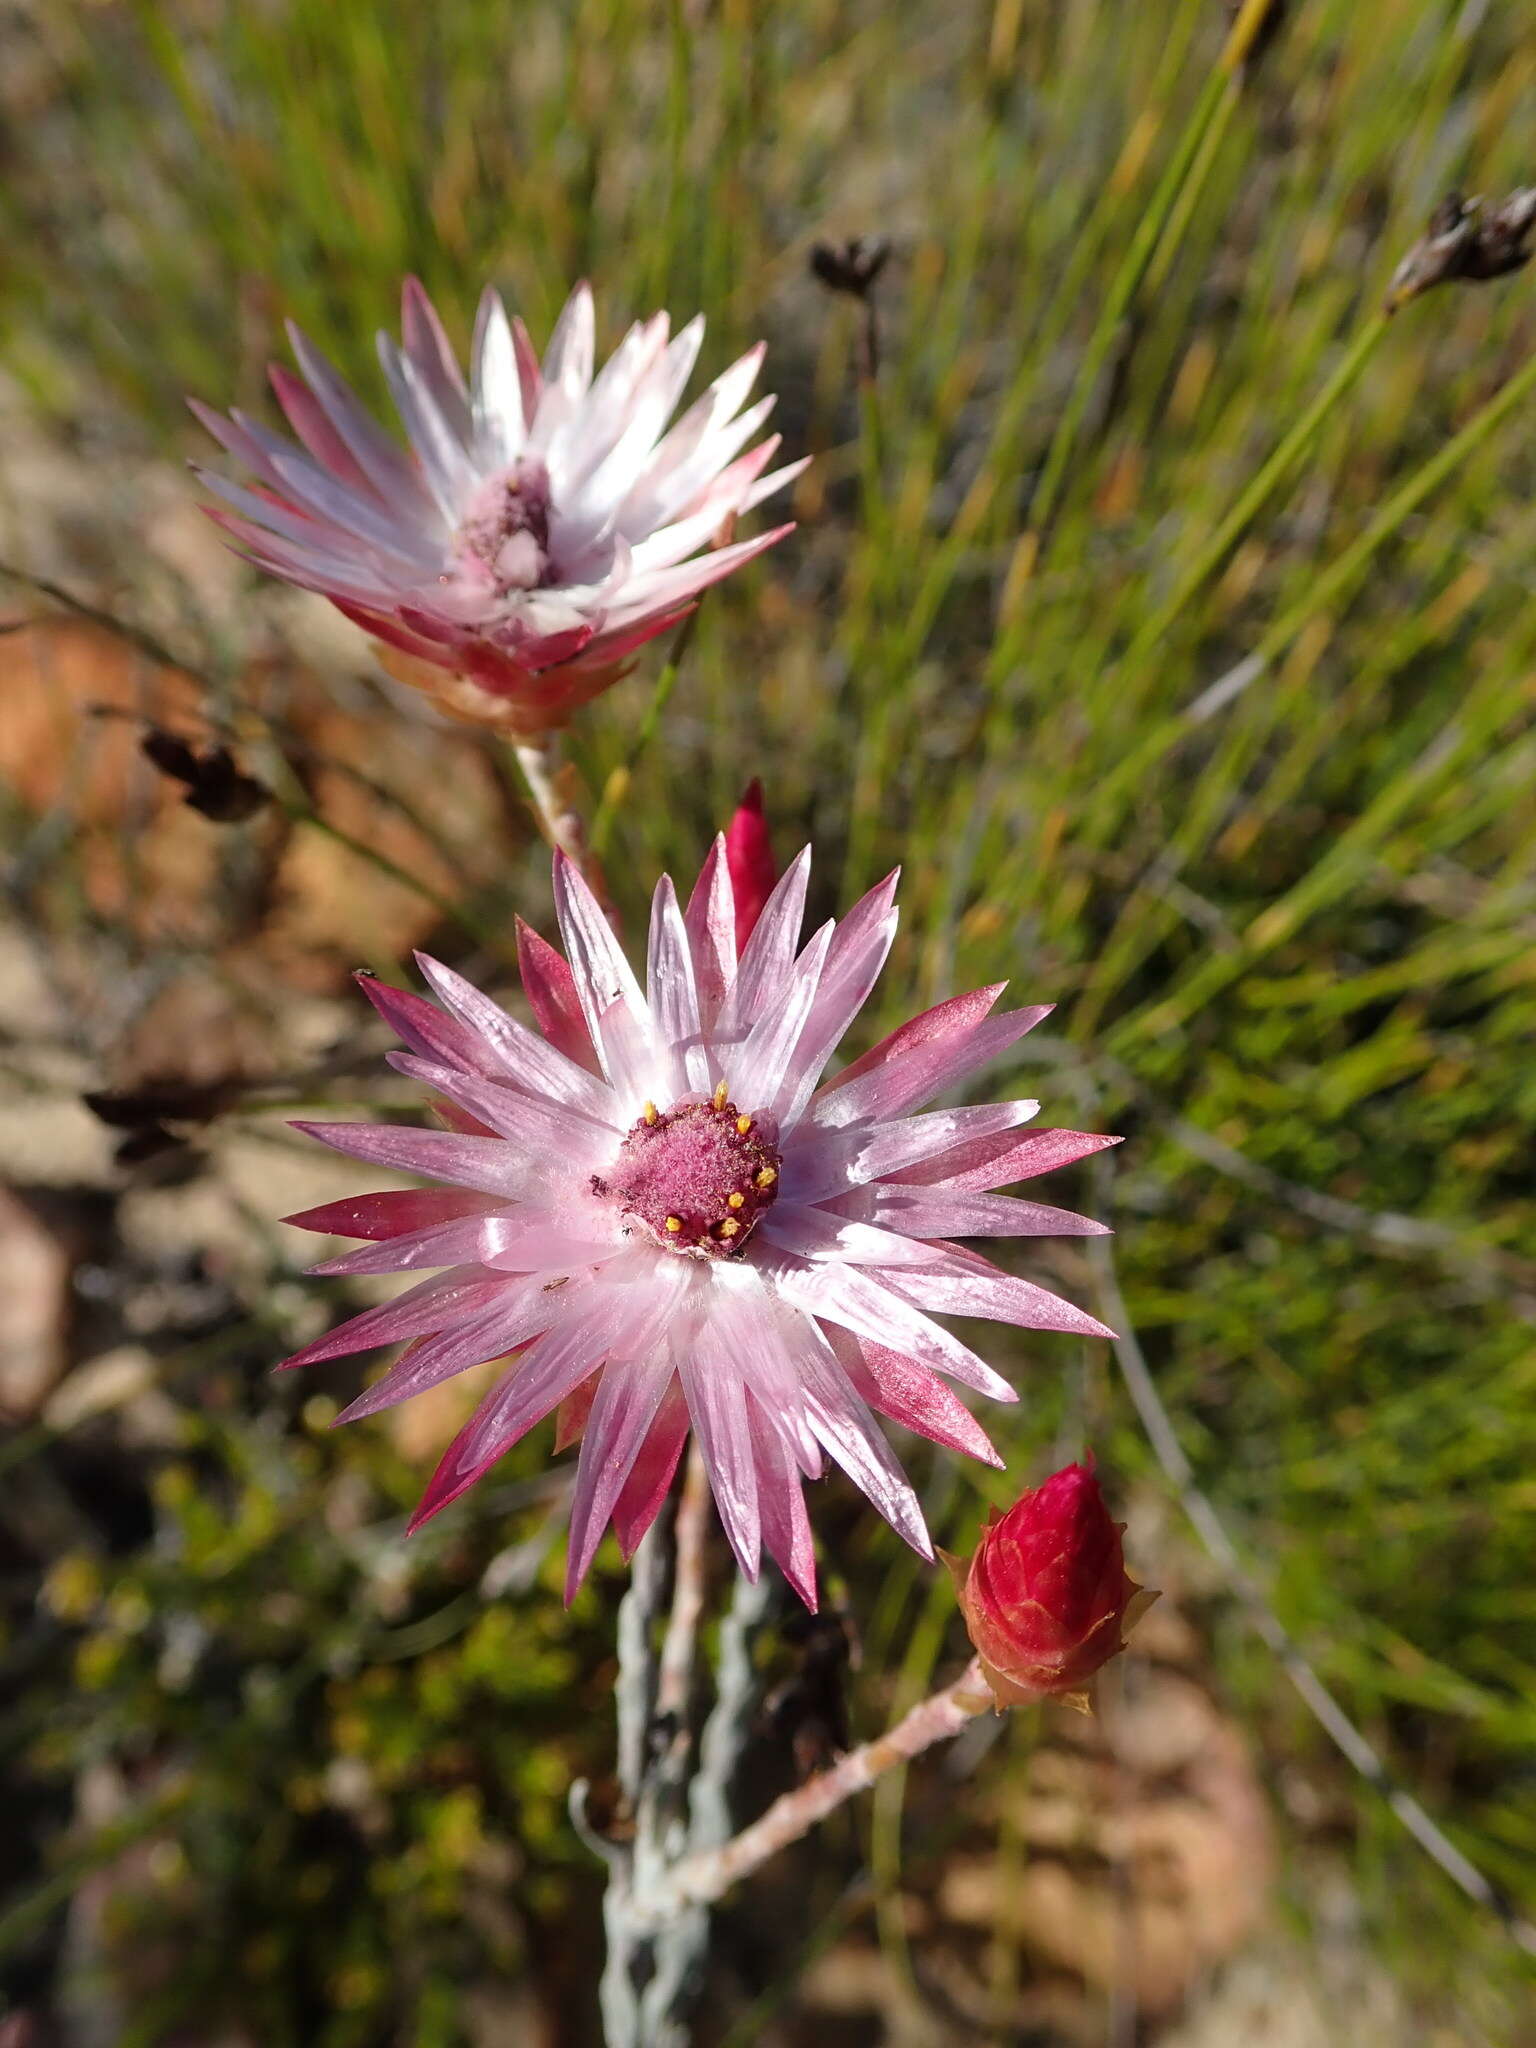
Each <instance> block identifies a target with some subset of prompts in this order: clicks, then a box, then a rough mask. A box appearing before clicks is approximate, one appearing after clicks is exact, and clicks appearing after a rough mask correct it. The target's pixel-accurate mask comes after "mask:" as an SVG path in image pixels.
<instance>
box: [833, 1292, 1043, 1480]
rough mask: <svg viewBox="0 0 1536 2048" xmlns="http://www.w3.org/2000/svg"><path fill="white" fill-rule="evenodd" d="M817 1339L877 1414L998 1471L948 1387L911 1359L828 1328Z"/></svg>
mask: <svg viewBox="0 0 1536 2048" xmlns="http://www.w3.org/2000/svg"><path fill="white" fill-rule="evenodd" d="M822 1335H823V1336H824V1337H825V1338H826V1340H827V1342H828V1343H829V1344H830V1345H831V1346H832V1349H833V1350H834V1351H835V1352H836V1353H837V1357H838V1362H839V1364H840V1365H841V1366H842V1368H843V1370H844V1372H846V1373H847V1375H848V1377H849V1379H850V1380H851V1381H852V1382H853V1384H854V1386H855V1387H856V1388H857V1389H858V1391H859V1393H860V1394H861V1395H862V1396H863V1397H864V1399H865V1400H866V1401H867V1402H868V1403H869V1405H870V1407H871V1408H873V1409H874V1410H875V1411H876V1412H877V1414H880V1415H886V1416H889V1417H890V1419H891V1421H892V1422H899V1423H900V1424H901V1426H902V1428H903V1429H910V1430H912V1431H913V1432H914V1433H915V1434H916V1435H918V1436H925V1437H927V1438H928V1440H929V1442H930V1443H935V1444H942V1445H943V1446H944V1447H945V1449H946V1450H951V1451H960V1452H961V1453H963V1455H964V1456H966V1457H968V1458H979V1459H980V1460H981V1462H982V1463H983V1464H984V1465H995V1466H997V1467H998V1469H999V1470H1001V1469H1002V1464H1003V1461H1002V1459H1001V1458H1000V1457H999V1456H998V1454H997V1452H996V1450H995V1449H994V1447H993V1444H992V1440H991V1438H990V1437H989V1436H988V1435H987V1433H986V1431H985V1430H984V1429H983V1428H982V1426H981V1424H980V1423H979V1422H978V1421H977V1420H976V1418H975V1416H974V1415H973V1414H972V1413H971V1411H970V1409H969V1408H967V1407H966V1405H965V1403H964V1402H963V1401H962V1400H961V1399H960V1397H959V1395H958V1394H956V1393H955V1392H954V1390H953V1388H951V1387H947V1386H945V1384H944V1382H943V1381H942V1380H941V1379H940V1378H939V1377H938V1375H937V1374H936V1373H932V1372H930V1371H929V1370H928V1368H927V1366H925V1365H919V1364H918V1362H917V1360H916V1359H915V1358H903V1357H902V1355H901V1354H900V1352H898V1351H889V1350H887V1349H886V1347H885V1345H883V1344H876V1343H874V1342H873V1341H872V1340H869V1339H861V1338H858V1337H855V1336H854V1335H853V1334H852V1332H851V1331H848V1330H840V1329H838V1328H837V1326H836V1325H835V1324H828V1325H827V1326H826V1327H825V1328H824V1329H823V1331H822Z"/></svg>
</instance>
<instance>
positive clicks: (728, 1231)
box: [720, 1216, 741, 1237]
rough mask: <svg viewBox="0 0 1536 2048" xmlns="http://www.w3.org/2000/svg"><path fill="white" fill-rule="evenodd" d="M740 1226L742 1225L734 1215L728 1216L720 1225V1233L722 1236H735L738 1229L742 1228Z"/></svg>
mask: <svg viewBox="0 0 1536 2048" xmlns="http://www.w3.org/2000/svg"><path fill="white" fill-rule="evenodd" d="M740 1228H741V1225H740V1224H739V1223H738V1222H737V1221H736V1218H735V1217H734V1216H727V1217H726V1219H725V1221H724V1222H723V1223H722V1224H721V1226H720V1235H721V1236H722V1237H734V1236H735V1235H736V1233H737V1231H738V1230H740Z"/></svg>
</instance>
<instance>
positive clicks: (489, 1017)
mask: <svg viewBox="0 0 1536 2048" xmlns="http://www.w3.org/2000/svg"><path fill="white" fill-rule="evenodd" d="M416 964H417V966H418V967H420V969H421V971H422V973H423V975H425V977H426V979H427V981H428V983H429V984H430V985H431V988H432V992H433V994H434V995H436V997H437V998H438V1000H439V1001H440V1002H441V1003H442V1004H444V1006H445V1007H446V1008H447V1009H448V1010H449V1011H450V1012H451V1013H452V1015H453V1018H454V1019H455V1020H456V1023H457V1026H458V1028H459V1029H461V1030H462V1031H464V1032H465V1033H466V1035H467V1036H468V1037H469V1039H470V1040H471V1042H472V1043H474V1044H476V1045H477V1046H478V1057H477V1060H476V1062H475V1064H474V1065H473V1066H472V1067H471V1069H470V1071H471V1072H474V1073H479V1074H482V1075H484V1076H485V1077H486V1078H487V1079H490V1080H495V1081H500V1080H510V1081H511V1082H512V1083H513V1084H514V1086H516V1087H519V1088H524V1089H527V1090H528V1091H529V1092H530V1093H532V1094H535V1095H542V1096H545V1097H547V1098H548V1099H549V1100H550V1101H551V1102H560V1103H565V1104H567V1105H568V1106H569V1107H570V1108H572V1109H575V1110H579V1111H580V1112H581V1114H582V1115H583V1116H589V1117H593V1118H596V1119H597V1120H598V1121H600V1122H601V1121H604V1120H606V1119H609V1118H610V1117H611V1114H612V1110H613V1101H612V1097H611V1096H610V1095H609V1093H608V1090H607V1089H606V1088H604V1087H603V1085H602V1083H601V1082H599V1081H597V1080H595V1079H594V1078H593V1076H592V1074H591V1072H590V1071H589V1070H588V1069H587V1068H586V1067H584V1066H583V1065H581V1064H580V1063H579V1062H578V1061H576V1060H572V1059H570V1058H568V1057H567V1056H566V1054H565V1053H563V1052H561V1051H560V1049H559V1047H558V1046H554V1045H551V1044H549V1043H548V1042H547V1041H546V1040H545V1039H543V1038H540V1037H538V1036H537V1035H536V1034H535V1033H534V1032H532V1031H530V1030H528V1028H527V1027H526V1025H523V1024H519V1023H518V1021H517V1019H516V1018H515V1017H509V1016H508V1015H507V1013H506V1011H505V1010H503V1009H502V1007H501V1005H500V1004H499V1003H493V1002H492V1001H491V999H490V997H489V996H487V995H482V994H481V992H480V990H479V989H477V988H476V987H475V986H474V985H473V983H471V982H468V981H466V980H465V979H464V977H463V975H462V974H456V973H455V972H454V970H453V969H452V968H451V967H445V966H444V965H443V963H442V962H441V961H440V960H434V959H433V958H432V956H431V954H430V953H418V954H417V955H416ZM447 1064H448V1065H450V1066H451V1065H454V1064H456V1062H454V1061H452V1060H449V1061H448V1062H447ZM457 1064H462V1062H458V1063H457Z"/></svg>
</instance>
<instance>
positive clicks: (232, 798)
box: [139, 725, 272, 825]
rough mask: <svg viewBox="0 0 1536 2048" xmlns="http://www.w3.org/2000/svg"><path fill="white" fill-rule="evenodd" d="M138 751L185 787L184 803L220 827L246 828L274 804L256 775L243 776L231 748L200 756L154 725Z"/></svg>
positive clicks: (215, 748) (218, 748)
mask: <svg viewBox="0 0 1536 2048" xmlns="http://www.w3.org/2000/svg"><path fill="white" fill-rule="evenodd" d="M139 750H140V752H141V753H142V754H143V755H144V758H145V759H146V760H147V761H152V762H153V763H154V765H155V767H157V768H158V769H159V770H160V773H161V774H162V775H169V776H170V777H171V778H172V779H173V780H174V781H176V782H182V783H185V784H186V790H187V793H186V796H185V797H184V798H183V802H185V803H187V804H189V805H190V806H191V808H192V809H193V810H194V811H201V812H202V814H203V816H204V817H205V818H212V819H213V820H214V821H215V823H217V824H220V825H239V824H243V823H244V822H245V820H246V819H247V818H253V817H254V816H255V815H256V813H257V812H258V811H259V810H260V809H261V807H262V806H263V804H265V803H268V802H269V801H270V800H271V794H272V792H271V791H270V790H269V789H268V788H267V787H266V785H265V784H264V783H261V782H258V781H257V780H256V778H255V776H254V775H246V774H243V773H242V772H241V770H240V769H239V768H238V767H237V766H236V764H235V757H234V755H233V754H231V752H230V751H229V749H228V747H224V746H217V745H215V746H211V747H206V748H204V749H203V751H202V752H201V753H199V752H198V750H197V749H196V747H194V746H193V745H192V743H191V742H190V741H189V740H184V739H183V738H182V737H181V736H180V734H179V733H173V732H166V731H165V730H164V729H163V728H162V727H160V726H157V725H152V726H151V727H150V728H149V730H148V731H147V732H146V733H145V735H144V737H143V739H142V740H141V741H140V742H139Z"/></svg>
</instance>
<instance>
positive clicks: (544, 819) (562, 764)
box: [512, 732, 611, 910]
mask: <svg viewBox="0 0 1536 2048" xmlns="http://www.w3.org/2000/svg"><path fill="white" fill-rule="evenodd" d="M512 751H513V753H514V754H516V756H517V765H518V767H519V768H520V769H521V770H522V775H523V780H524V782H525V783H526V784H527V785H528V802H529V805H530V807H531V809H532V811H533V815H534V816H535V817H536V818H537V819H538V821H539V830H540V831H541V832H542V833H543V834H544V837H545V838H546V839H547V840H548V841H549V843H550V845H551V846H553V847H555V848H557V849H558V850H559V851H560V852H561V853H563V854H564V855H565V856H566V858H567V859H568V860H569V861H570V862H571V863H572V865H573V866H574V867H576V868H577V869H579V870H580V872H581V874H582V875H583V876H584V877H585V879H586V880H587V882H588V883H589V884H590V885H591V889H592V893H593V894H594V895H595V896H596V897H597V899H598V901H599V902H600V903H601V904H602V906H603V908H604V909H605V910H607V909H609V908H611V906H610V904H609V901H608V891H607V888H606V886H605V884H604V882H603V876H602V870H601V869H600V868H599V866H598V864H597V861H596V859H595V858H594V857H593V854H592V850H591V848H590V847H589V846H588V844H587V826H586V820H585V819H584V818H583V817H582V815H581V811H580V809H579V808H578V805H577V801H576V787H575V785H576V771H575V770H574V769H573V768H572V766H571V764H570V763H569V762H568V761H567V760H566V759H565V757H564V755H563V753H562V751H561V747H560V737H559V734H558V733H553V732H546V733H540V734H539V736H538V738H537V739H528V740H514V741H513V742H512Z"/></svg>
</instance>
